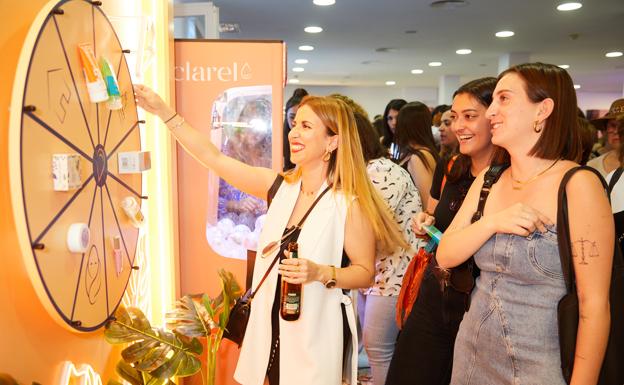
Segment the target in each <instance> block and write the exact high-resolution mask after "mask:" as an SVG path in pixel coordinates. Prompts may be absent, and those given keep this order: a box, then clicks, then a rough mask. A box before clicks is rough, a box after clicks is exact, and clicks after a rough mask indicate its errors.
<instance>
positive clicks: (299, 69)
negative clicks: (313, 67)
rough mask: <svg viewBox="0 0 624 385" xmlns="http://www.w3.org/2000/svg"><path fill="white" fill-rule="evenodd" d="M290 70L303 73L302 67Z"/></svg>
mask: <svg viewBox="0 0 624 385" xmlns="http://www.w3.org/2000/svg"><path fill="white" fill-rule="evenodd" d="M292 70H293V72H303V71H305V68H303V67H295V68H293V69H292Z"/></svg>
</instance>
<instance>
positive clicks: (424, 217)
mask: <svg viewBox="0 0 624 385" xmlns="http://www.w3.org/2000/svg"><path fill="white" fill-rule="evenodd" d="M434 223H435V218H434V216H433V215H429V214H427V213H426V212H424V211H421V212H419V213H418V214H416V216H415V217H414V218H412V231H413V232H414V233H416V234H417V235H421V236H424V235H426V234H427V230H425V228H424V227H423V226H433V224H434Z"/></svg>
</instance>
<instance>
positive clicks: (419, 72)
mask: <svg viewBox="0 0 624 385" xmlns="http://www.w3.org/2000/svg"><path fill="white" fill-rule="evenodd" d="M410 72H411V73H413V74H414V75H420V74H421V73H423V72H425V71H423V70H420V69H413V70H411V71H410Z"/></svg>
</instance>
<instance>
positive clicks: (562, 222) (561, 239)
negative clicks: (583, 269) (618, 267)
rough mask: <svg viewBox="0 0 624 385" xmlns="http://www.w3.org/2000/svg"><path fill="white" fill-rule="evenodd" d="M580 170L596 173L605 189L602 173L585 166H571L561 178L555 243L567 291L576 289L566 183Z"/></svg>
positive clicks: (605, 184) (570, 291)
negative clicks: (557, 247) (557, 246)
mask: <svg viewBox="0 0 624 385" xmlns="http://www.w3.org/2000/svg"><path fill="white" fill-rule="evenodd" d="M580 170H587V171H591V172H593V173H594V174H596V176H598V179H600V181H601V182H602V185H603V187H604V189H605V191H606V190H607V183H606V182H605V180H604V178H603V177H602V175H601V174H600V173H599V172H598V171H597V170H595V169H593V168H591V167H587V166H579V167H574V168H571V169H570V170H568V171H567V172H566V173H565V175H564V176H563V179H561V184H560V185H559V192H558V196H557V243H558V245H559V258H560V259H561V270H562V272H563V278H564V280H565V284H566V290H567V291H568V293H572V292H573V291H576V282H575V279H574V271H573V270H572V268H573V267H572V242H571V239H570V223H569V221H568V198H567V194H566V185H567V184H568V181H569V180H570V178H572V175H574V174H575V173H576V172H577V171H580ZM614 263H615V261H614Z"/></svg>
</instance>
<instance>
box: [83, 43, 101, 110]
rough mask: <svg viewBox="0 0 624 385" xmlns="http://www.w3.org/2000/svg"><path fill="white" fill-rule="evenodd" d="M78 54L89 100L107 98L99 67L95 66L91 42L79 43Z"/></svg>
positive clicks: (97, 101)
mask: <svg viewBox="0 0 624 385" xmlns="http://www.w3.org/2000/svg"><path fill="white" fill-rule="evenodd" d="M78 56H80V62H81V63H82V71H83V72H84V75H85V80H86V81H87V91H88V92H89V100H91V103H99V102H104V101H106V100H108V92H106V84H105V83H104V79H102V73H101V72H100V69H99V68H98V67H97V63H96V61H95V54H94V53H93V47H92V46H91V44H89V43H83V44H79V45H78Z"/></svg>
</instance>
